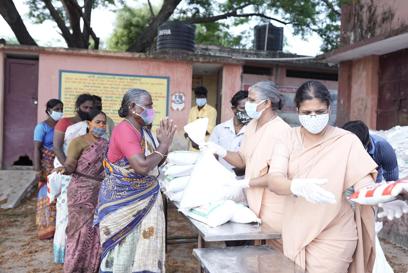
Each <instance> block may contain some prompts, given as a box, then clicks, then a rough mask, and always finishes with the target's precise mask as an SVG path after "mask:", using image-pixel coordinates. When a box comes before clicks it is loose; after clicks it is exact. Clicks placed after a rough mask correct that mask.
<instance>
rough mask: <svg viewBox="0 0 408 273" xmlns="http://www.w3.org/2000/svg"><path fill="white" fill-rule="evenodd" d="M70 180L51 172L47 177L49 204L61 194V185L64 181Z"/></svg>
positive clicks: (67, 177)
mask: <svg viewBox="0 0 408 273" xmlns="http://www.w3.org/2000/svg"><path fill="white" fill-rule="evenodd" d="M70 179H71V176H69V175H63V174H60V173H57V172H52V173H51V174H49V175H48V177H47V196H48V199H49V200H50V203H52V202H54V201H55V200H56V199H57V197H58V195H60V193H61V189H62V184H64V181H68V180H70Z"/></svg>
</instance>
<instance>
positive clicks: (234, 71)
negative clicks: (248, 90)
mask: <svg viewBox="0 0 408 273" xmlns="http://www.w3.org/2000/svg"><path fill="white" fill-rule="evenodd" d="M241 73H242V66H241V65H224V67H223V71H222V89H221V113H218V115H221V122H224V121H226V120H228V119H230V118H231V117H232V111H231V104H230V100H231V98H232V96H233V95H234V94H235V93H236V92H237V91H239V90H240V89H241Z"/></svg>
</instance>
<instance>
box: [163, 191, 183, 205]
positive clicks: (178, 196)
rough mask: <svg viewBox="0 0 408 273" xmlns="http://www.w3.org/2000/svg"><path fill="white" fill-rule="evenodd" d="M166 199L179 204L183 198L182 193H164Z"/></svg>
mask: <svg viewBox="0 0 408 273" xmlns="http://www.w3.org/2000/svg"><path fill="white" fill-rule="evenodd" d="M166 195H167V197H168V198H169V199H170V200H171V201H173V202H177V203H180V201H181V198H183V191H179V192H166Z"/></svg>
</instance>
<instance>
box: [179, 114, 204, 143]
mask: <svg viewBox="0 0 408 273" xmlns="http://www.w3.org/2000/svg"><path fill="white" fill-rule="evenodd" d="M207 128H208V118H200V119H196V120H195V121H193V122H190V123H188V124H187V125H186V126H184V131H185V132H186V133H187V135H188V137H189V138H190V139H191V140H192V141H193V142H194V143H196V144H197V145H198V146H201V145H204V143H205V133H206V132H207Z"/></svg>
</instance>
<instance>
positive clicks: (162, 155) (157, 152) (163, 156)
mask: <svg viewBox="0 0 408 273" xmlns="http://www.w3.org/2000/svg"><path fill="white" fill-rule="evenodd" d="M153 153H156V154H158V155H159V156H161V157H162V159H163V158H165V157H166V156H165V155H164V154H162V153H161V152H159V151H154V152H153Z"/></svg>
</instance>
